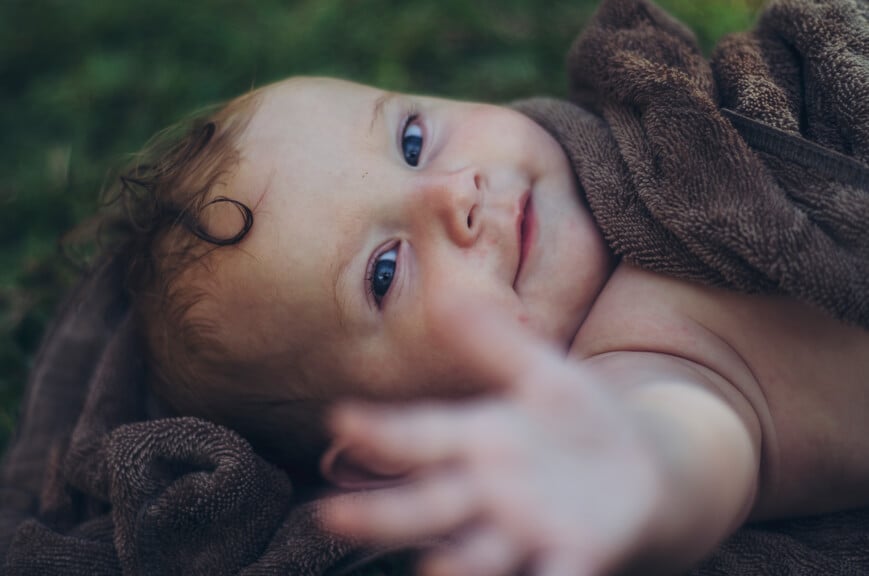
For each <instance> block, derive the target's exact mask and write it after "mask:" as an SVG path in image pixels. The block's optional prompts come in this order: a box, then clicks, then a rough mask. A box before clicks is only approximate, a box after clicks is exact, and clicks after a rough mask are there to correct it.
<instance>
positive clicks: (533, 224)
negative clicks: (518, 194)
mask: <svg viewBox="0 0 869 576" xmlns="http://www.w3.org/2000/svg"><path fill="white" fill-rule="evenodd" d="M536 238H537V213H536V212H535V211H534V202H533V199H532V198H528V203H527V204H525V214H524V217H523V218H522V252H521V257H520V260H519V270H518V271H517V272H516V278H517V279H518V278H519V275H520V274H521V273H522V270H523V269H524V268H525V261H526V260H527V259H528V253H529V252H530V251H531V246H533V245H534V240H535V239H536Z"/></svg>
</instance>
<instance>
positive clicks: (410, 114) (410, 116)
mask: <svg viewBox="0 0 869 576" xmlns="http://www.w3.org/2000/svg"><path fill="white" fill-rule="evenodd" d="M419 116H420V112H419V108H417V106H416V104H410V107H409V108H408V110H407V112H405V120H404V122H403V123H402V124H401V131H400V132H399V133H398V150H399V152H400V154H401V156H402V159H403V160H404V162H405V163H406V164H408V165H409V166H411V167H412V168H416V167H417V166H418V164H419V159H420V157H421V156H422V152H423V149H424V148H425V140H426V138H425V133H424V132H423V127H422V125H421V124H420V126H419V130H420V133H421V136H420V137H419V138H420V145H419V151H418V152H417V156H416V161H415V163H410V162H408V160H407V158H406V157H405V155H404V138H405V134H406V133H407V130H408V128H410V126H411V125H412V124H414V123H416V122H417V120H419Z"/></svg>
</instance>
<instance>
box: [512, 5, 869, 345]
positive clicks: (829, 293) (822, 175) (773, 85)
mask: <svg viewBox="0 0 869 576" xmlns="http://www.w3.org/2000/svg"><path fill="white" fill-rule="evenodd" d="M568 71H569V74H570V80H571V91H572V95H573V100H574V102H575V103H576V104H579V105H580V106H581V107H582V108H584V110H583V109H579V108H577V107H575V106H572V105H571V104H567V103H561V102H557V101H551V100H550V101H547V100H534V101H526V102H521V103H519V104H518V105H517V107H518V108H519V109H520V110H522V111H523V112H525V113H526V114H528V115H529V116H531V117H532V118H534V119H535V120H537V121H538V122H539V123H540V124H542V125H543V126H544V127H545V128H547V129H548V130H549V131H550V132H551V133H552V134H553V135H555V137H556V138H557V139H558V140H559V141H560V142H561V143H562V145H563V147H564V148H565V150H566V151H567V153H568V155H569V156H570V158H571V160H572V162H573V164H574V167H575V169H576V172H577V176H578V178H579V181H580V184H581V186H582V189H583V192H584V195H585V198H586V199H587V201H588V204H589V206H590V208H591V210H592V212H593V214H594V216H595V219H596V221H597V222H598V224H599V225H600V227H601V229H602V231H603V234H604V237H605V238H606V240H607V242H608V244H609V245H610V246H611V248H612V249H613V250H614V251H615V253H616V254H617V255H619V256H621V257H622V258H624V259H625V261H627V262H630V263H632V264H635V265H638V266H640V267H643V268H646V269H649V270H652V271H655V272H661V273H663V274H668V275H671V276H676V277H679V278H683V279H687V280H691V281H696V282H702V283H705V284H709V285H713V286H719V287H725V288H731V289H734V290H739V291H742V292H748V293H776V294H787V295H790V296H794V297H797V298H800V299H802V300H804V301H806V302H810V303H812V304H814V305H816V306H819V307H821V308H823V309H825V310H827V311H828V312H829V313H830V314H832V315H834V316H836V317H837V318H840V319H842V320H844V321H846V322H850V323H853V324H858V325H861V326H863V327H865V328H869V225H867V222H869V184H867V183H869V3H867V2H866V1H865V0H829V1H828V0H824V1H819V0H818V1H814V0H780V1H778V2H774V3H772V4H771V5H770V6H769V8H768V9H767V10H766V12H764V14H763V15H762V17H761V19H760V21H759V23H758V26H757V28H756V29H755V30H754V31H752V32H746V33H741V34H735V35H732V36H729V37H726V38H725V39H724V40H722V41H721V43H720V44H719V45H718V47H717V48H716V50H715V52H714V54H713V56H712V59H711V61H707V60H706V59H705V58H704V57H703V55H702V54H701V52H700V49H699V47H698V45H697V43H696V41H695V39H694V36H693V34H692V33H691V32H690V31H689V30H688V29H687V28H685V27H684V26H682V25H681V24H680V23H679V22H677V21H676V20H674V19H673V18H671V17H670V16H668V15H667V14H665V13H664V12H663V11H662V10H660V9H659V8H658V7H656V6H655V5H653V4H651V3H650V2H647V1H643V0H610V1H607V2H604V3H603V4H602V5H601V7H600V9H599V11H598V13H597V15H596V16H595V19H594V21H593V22H592V24H591V25H590V26H589V27H588V28H587V29H586V30H585V31H584V32H583V33H582V34H581V35H580V37H579V38H578V39H577V41H576V42H575V44H574V46H573V47H572V49H571V51H570V53H569V56H568Z"/></svg>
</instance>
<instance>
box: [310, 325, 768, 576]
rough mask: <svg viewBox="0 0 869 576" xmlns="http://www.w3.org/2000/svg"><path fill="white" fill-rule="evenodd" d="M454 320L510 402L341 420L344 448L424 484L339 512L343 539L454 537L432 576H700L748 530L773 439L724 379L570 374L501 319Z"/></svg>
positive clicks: (592, 367)
mask: <svg viewBox="0 0 869 576" xmlns="http://www.w3.org/2000/svg"><path fill="white" fill-rule="evenodd" d="M452 318H453V321H454V322H455V324H454V326H453V327H455V326H461V329H458V330H449V331H448V333H449V334H450V338H449V339H448V340H449V342H450V343H451V346H452V347H453V351H454V352H455V353H456V354H458V355H461V356H463V357H464V358H465V360H466V362H467V368H468V373H469V375H471V376H472V377H474V378H482V379H485V380H488V381H489V382H490V383H492V384H494V385H495V386H498V387H500V389H501V390H502V391H501V392H500V393H498V394H496V395H494V396H493V397H489V398H486V399H480V400H476V401H470V402H467V403H462V404H450V405H445V404H440V405H436V404H426V405H421V406H411V407H400V408H392V407H378V408H374V409H372V408H370V407H369V408H361V407H357V408H356V409H355V410H354V409H350V410H344V411H341V412H340V413H339V415H338V417H337V418H336V422H335V424H336V426H335V429H336V432H337V433H338V434H339V435H341V436H343V437H344V438H345V439H347V440H348V441H350V442H353V443H355V444H357V445H358V446H359V447H360V449H361V450H363V451H364V450H367V451H369V453H372V454H377V455H378V457H379V458H380V459H384V460H392V461H395V462H401V463H402V464H403V465H404V466H411V467H413V468H414V469H415V473H414V474H413V475H411V477H410V478H409V481H408V482H407V483H405V484H403V485H401V486H398V487H394V488H390V489H386V490H383V491H378V492H372V493H369V494H367V495H363V496H361V497H360V496H358V495H357V496H354V497H353V498H349V499H338V500H336V501H335V503H334V505H333V506H332V507H331V508H329V509H328V513H327V515H326V518H327V524H328V525H329V526H330V527H331V528H333V529H336V530H338V531H340V532H343V533H345V534H348V535H353V536H356V537H359V538H362V539H365V540H370V541H375V542H380V543H401V542H404V541H408V540H413V539H417V538H427V537H432V536H440V535H444V534H448V535H450V536H451V537H453V542H454V543H455V545H454V546H453V547H451V548H448V549H445V550H443V551H441V552H439V553H437V554H435V555H433V556H432V557H430V558H429V560H430V563H429V564H427V566H429V567H433V566H434V567H435V568H437V569H439V570H437V571H438V573H442V574H455V575H459V574H477V575H480V576H484V575H488V574H492V575H495V574H507V573H509V572H510V571H512V570H516V569H518V568H519V567H520V566H527V567H530V570H531V573H532V574H545V575H547V576H548V575H552V576H555V575H561V574H563V575H576V574H604V573H609V572H610V571H611V570H612V569H614V568H616V567H623V566H626V565H627V566H636V567H638V568H639V569H640V571H641V572H642V573H644V574H646V573H650V572H651V570H650V568H651V567H652V566H656V567H659V568H661V569H662V571H664V570H666V571H670V570H672V569H679V568H684V567H686V566H687V565H688V564H689V563H691V562H693V561H695V560H697V559H698V558H699V557H700V556H702V555H703V554H704V553H706V552H708V551H710V550H711V549H712V547H713V546H714V545H715V544H716V543H717V542H719V541H720V540H721V539H722V538H723V537H724V536H725V535H726V534H727V533H728V532H729V531H731V530H733V529H734V528H735V527H736V526H737V525H738V524H739V523H740V522H741V521H743V520H744V519H745V517H746V515H747V514H748V512H749V510H750V508H751V505H752V503H753V498H754V494H755V491H756V485H757V475H758V458H759V457H758V452H759V451H758V436H759V434H758V433H757V427H756V426H754V425H753V424H752V423H751V422H752V419H751V417H750V410H748V411H746V410H747V408H745V407H744V406H741V405H739V402H738V401H737V402H733V401H730V400H725V399H724V396H723V395H722V394H721V393H719V390H720V389H721V387H726V386H728V384H727V383H726V382H724V381H723V380H722V379H720V378H719V377H718V376H716V375H715V374H713V373H711V372H709V371H707V370H706V369H704V368H701V367H699V366H697V365H695V364H693V363H690V362H687V361H684V360H681V359H678V358H675V357H672V356H667V355H659V354H651V353H638V352H626V353H610V354H605V355H601V356H599V357H596V358H593V359H590V360H588V361H586V362H583V363H580V362H577V361H571V360H566V359H565V358H564V357H563V356H562V355H561V354H560V353H559V352H558V351H556V350H553V349H550V348H549V347H546V346H544V345H542V343H541V342H539V341H537V340H536V339H535V338H533V337H531V336H530V335H528V334H527V333H525V332H524V330H522V329H520V328H519V327H518V326H515V325H512V324H509V323H506V322H504V321H502V320H501V319H499V318H497V317H491V318H483V319H481V318H480V317H479V316H478V315H475V317H473V318H471V319H469V317H468V315H467V314H462V315H461V316H460V319H459V317H456V316H452ZM724 389H726V388H724ZM734 406H737V407H734Z"/></svg>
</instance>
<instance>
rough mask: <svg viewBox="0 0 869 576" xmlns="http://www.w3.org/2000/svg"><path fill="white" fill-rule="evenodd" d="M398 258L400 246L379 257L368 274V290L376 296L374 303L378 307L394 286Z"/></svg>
mask: <svg viewBox="0 0 869 576" xmlns="http://www.w3.org/2000/svg"><path fill="white" fill-rule="evenodd" d="M397 258H398V246H395V247H394V248H390V249H389V250H387V251H386V252H384V253H383V254H381V255H379V256H377V258H375V260H374V264H373V265H372V266H371V270H370V271H369V273H368V290H369V291H370V292H371V294H372V295H373V296H374V301H375V302H377V306H378V307H379V306H380V302H381V301H382V300H383V297H384V296H386V293H387V292H389V287H390V286H392V278H393V277H394V276H395V262H396V260H397Z"/></svg>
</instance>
